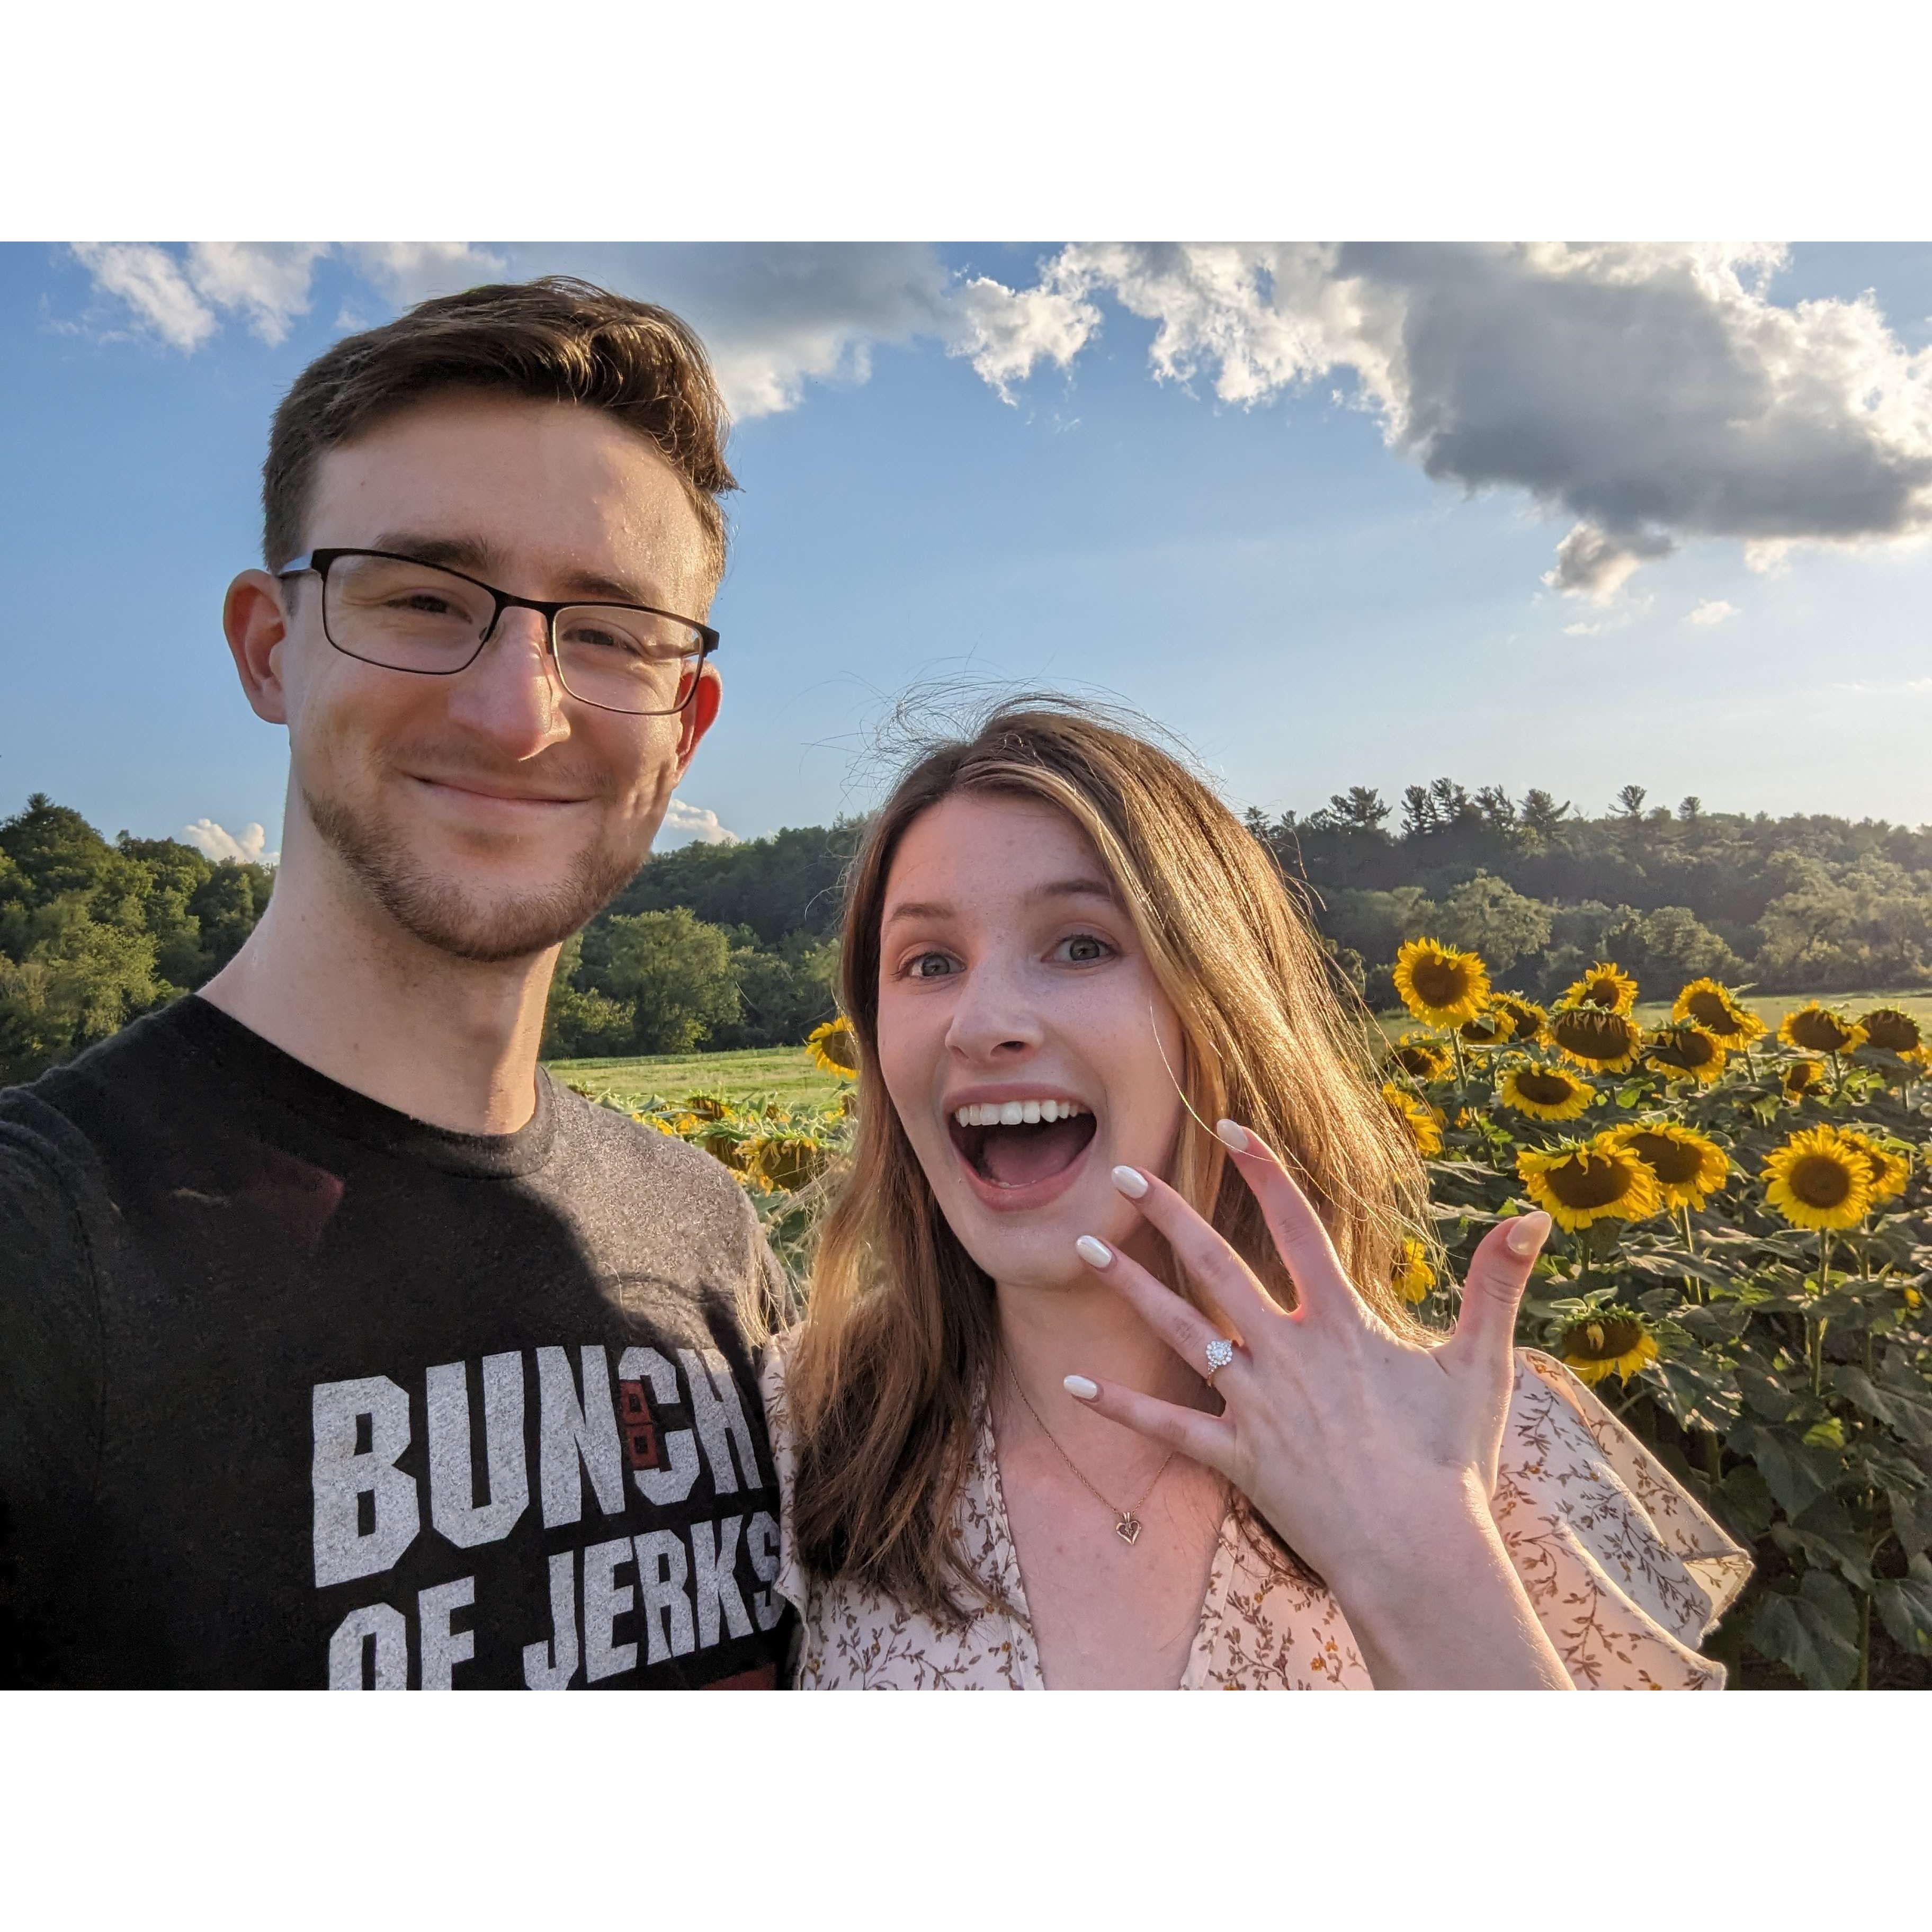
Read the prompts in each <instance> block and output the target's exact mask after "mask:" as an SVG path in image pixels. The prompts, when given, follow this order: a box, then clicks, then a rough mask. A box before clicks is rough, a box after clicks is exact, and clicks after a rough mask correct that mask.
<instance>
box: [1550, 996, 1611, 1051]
mask: <svg viewBox="0 0 1932 1932" xmlns="http://www.w3.org/2000/svg"><path fill="white" fill-rule="evenodd" d="M1550 1037H1551V1038H1552V1039H1553V1040H1555V1041H1556V1044H1557V1045H1558V1046H1560V1047H1562V1049H1564V1050H1565V1052H1569V1053H1574V1054H1576V1055H1578V1056H1579V1057H1580V1058H1583V1059H1585V1060H1620V1059H1622V1058H1623V1056H1624V1055H1625V1054H1627V1053H1628V1052H1629V1051H1630V1046H1631V1040H1630V1028H1629V1027H1628V1025H1627V1024H1626V1023H1625V1020H1624V1018H1623V1016H1622V1014H1621V1013H1610V1012H1608V1011H1607V1010H1605V1009H1604V1008H1603V1007H1571V1009H1570V1010H1569V1011H1568V1013H1559V1015H1558V1016H1557V1017H1556V1019H1553V1020H1552V1021H1551V1022H1550Z"/></svg>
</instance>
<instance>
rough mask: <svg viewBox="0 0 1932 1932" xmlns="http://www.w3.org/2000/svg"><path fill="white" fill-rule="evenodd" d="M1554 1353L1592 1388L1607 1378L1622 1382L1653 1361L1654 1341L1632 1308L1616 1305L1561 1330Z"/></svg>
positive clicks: (1642, 1320) (1655, 1358) (1616, 1303)
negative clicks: (1617, 1379) (1619, 1377)
mask: <svg viewBox="0 0 1932 1932" xmlns="http://www.w3.org/2000/svg"><path fill="white" fill-rule="evenodd" d="M1556 1352H1557V1353H1558V1354H1559V1355H1561V1356H1562V1358H1563V1361H1564V1364H1565V1367H1568V1368H1571V1369H1573V1370H1575V1371H1576V1373H1577V1376H1579V1377H1580V1379H1582V1380H1583V1381H1584V1382H1588V1383H1589V1384H1590V1385H1592V1387H1593V1388H1594V1387H1595V1385H1596V1384H1597V1383H1598V1382H1602V1381H1603V1380H1604V1379H1605V1378H1606V1377H1607V1376H1613V1375H1614V1376H1622V1378H1623V1379H1624V1380H1625V1382H1628V1381H1629V1380H1630V1379H1631V1376H1634V1375H1636V1374H1637V1373H1638V1372H1639V1371H1640V1370H1642V1368H1643V1365H1644V1364H1645V1363H1646V1362H1654V1361H1656V1360H1657V1339H1656V1337H1655V1336H1653V1335H1652V1334H1651V1332H1650V1331H1649V1328H1647V1327H1646V1325H1645V1323H1644V1319H1643V1316H1641V1315H1640V1314H1639V1313H1637V1310H1635V1309H1634V1308H1626V1307H1624V1306H1623V1305H1622V1304H1621V1303H1619V1302H1614V1301H1613V1302H1612V1303H1610V1304H1609V1305H1608V1306H1607V1307H1603V1308H1599V1309H1597V1310H1594V1311H1593V1312H1592V1313H1590V1314H1589V1315H1588V1316H1586V1317H1585V1318H1584V1319H1583V1320H1582V1321H1581V1322H1571V1325H1569V1327H1568V1328H1566V1329H1565V1330H1564V1331H1563V1338H1562V1340H1561V1341H1559V1343H1557V1345H1556Z"/></svg>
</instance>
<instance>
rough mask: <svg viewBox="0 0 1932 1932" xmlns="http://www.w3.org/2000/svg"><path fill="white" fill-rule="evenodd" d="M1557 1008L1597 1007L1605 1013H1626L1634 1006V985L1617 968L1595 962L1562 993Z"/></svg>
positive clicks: (1604, 962) (1623, 972)
mask: <svg viewBox="0 0 1932 1932" xmlns="http://www.w3.org/2000/svg"><path fill="white" fill-rule="evenodd" d="M1557 1004H1558V1005H1559V1006H1565V1007H1602V1008H1603V1009H1604V1011H1605V1012H1606V1013H1628V1012H1629V1011H1630V1010H1631V1007H1634V1006H1635V1005H1636V1004H1637V982H1636V981H1635V980H1633V979H1632V978H1631V976H1630V975H1629V974H1628V973H1626V972H1625V971H1624V969H1623V968H1622V967H1621V966H1619V965H1616V964H1615V963H1614V962H1612V961H1610V960H1608V959H1599V960H1598V962H1597V963H1596V965H1594V966H1592V968H1590V970H1589V972H1587V973H1586V974H1584V975H1583V978H1582V979H1580V980H1577V981H1576V982H1575V983H1574V984H1573V985H1571V986H1568V987H1566V988H1565V989H1564V993H1563V997H1562V999H1561V1000H1559V1001H1558V1002H1557Z"/></svg>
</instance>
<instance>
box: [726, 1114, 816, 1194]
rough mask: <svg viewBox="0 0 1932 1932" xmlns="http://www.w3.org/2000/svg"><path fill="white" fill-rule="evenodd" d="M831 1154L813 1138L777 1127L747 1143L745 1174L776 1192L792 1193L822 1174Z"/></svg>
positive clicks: (813, 1136) (810, 1135)
mask: <svg viewBox="0 0 1932 1932" xmlns="http://www.w3.org/2000/svg"><path fill="white" fill-rule="evenodd" d="M831 1163H832V1148H830V1147H829V1146H828V1145H826V1143H825V1142H823V1141H821V1140H820V1139H818V1138H817V1136H816V1135H814V1134H802V1133H798V1132H796V1130H792V1129H787V1128H784V1127H777V1128H774V1129H773V1130H772V1131H771V1132H770V1133H763V1134H760V1135H759V1136H757V1139H755V1140H753V1141H751V1142H748V1143H747V1144H746V1146H745V1172H746V1173H747V1174H748V1175H750V1176H751V1178H752V1179H753V1180H754V1181H757V1182H759V1183H760V1184H761V1185H763V1187H767V1188H769V1189H770V1190H772V1192H773V1193H784V1194H795V1193H797V1191H798V1190H799V1189H800V1188H801V1187H804V1186H805V1184H806V1183H807V1182H808V1181H816V1180H817V1178H818V1177H819V1176H820V1175H821V1174H823V1172H825V1170H826V1168H827V1167H829V1166H830V1165H831Z"/></svg>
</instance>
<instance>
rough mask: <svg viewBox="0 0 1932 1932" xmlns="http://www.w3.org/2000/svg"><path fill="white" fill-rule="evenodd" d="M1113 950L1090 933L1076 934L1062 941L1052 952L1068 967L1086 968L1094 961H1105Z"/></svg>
mask: <svg viewBox="0 0 1932 1932" xmlns="http://www.w3.org/2000/svg"><path fill="white" fill-rule="evenodd" d="M1113 950H1114V949H1113V948H1112V947H1111V946H1109V944H1107V942H1106V941H1105V940H1104V939H1097V938H1095V937H1094V935H1093V934H1092V933H1091V932H1076V934H1075V935H1073V938H1071V939H1063V940H1062V941H1061V942H1060V944H1058V946H1057V947H1055V948H1054V952H1055V955H1056V956H1058V957H1060V958H1064V959H1065V960H1066V961H1067V963H1068V964H1069V965H1073V966H1088V965H1092V964H1093V962H1094V961H1095V960H1097V959H1106V957H1107V956H1109V954H1110V953H1112V951H1113Z"/></svg>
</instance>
